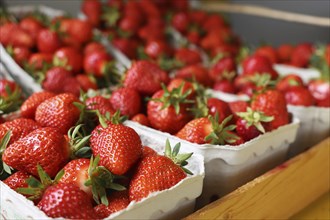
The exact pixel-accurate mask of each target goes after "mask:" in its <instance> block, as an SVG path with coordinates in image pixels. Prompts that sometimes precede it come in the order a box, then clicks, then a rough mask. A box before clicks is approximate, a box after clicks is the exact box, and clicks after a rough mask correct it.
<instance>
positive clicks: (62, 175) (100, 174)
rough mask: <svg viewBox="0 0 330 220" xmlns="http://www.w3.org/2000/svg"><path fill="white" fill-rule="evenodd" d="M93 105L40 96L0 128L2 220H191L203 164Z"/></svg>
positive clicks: (103, 107) (63, 97)
mask: <svg viewBox="0 0 330 220" xmlns="http://www.w3.org/2000/svg"><path fill="white" fill-rule="evenodd" d="M1 97H3V95H2V96H1ZM94 103H95V102H94V101H92V104H90V105H89V106H85V104H86V103H84V102H81V101H80V100H79V99H78V98H77V97H76V96H75V95H74V94H72V93H60V94H54V93H51V92H47V91H41V92H37V93H34V94H33V95H31V96H30V97H28V98H27V99H26V100H25V101H24V102H23V104H22V105H21V106H20V114H19V115H18V116H17V117H15V118H5V121H4V122H3V123H1V124H0V140H1V151H0V152H1V158H2V161H1V181H0V188H1V201H0V202H1V210H0V211H1V215H2V217H3V218H4V219H51V218H57V217H63V218H67V219H100V218H102V219H103V218H107V219H117V218H124V219H161V218H165V219H180V218H182V217H184V216H187V215H189V214H190V213H192V212H193V211H194V207H195V202H196V198H197V197H198V196H199V195H200V194H201V192H202V185H203V178H204V161H203V157H202V156H201V155H198V154H194V153H191V152H187V151H186V150H185V149H183V148H182V147H181V150H180V144H178V143H179V142H177V143H174V142H173V141H172V142H171V143H172V144H174V145H172V147H171V145H170V143H169V142H167V141H166V140H165V142H163V140H160V141H157V140H155V139H156V138H157V137H152V136H148V137H146V136H143V135H141V136H139V134H138V133H137V132H136V131H135V130H134V129H132V128H130V127H127V126H125V125H123V124H122V123H121V122H122V120H123V119H124V118H122V117H120V116H119V114H118V113H114V112H113V110H112V109H109V108H107V107H108V106H107V105H101V104H100V105H97V106H96V105H95V104H94ZM91 106H93V107H91ZM92 108H93V109H92ZM101 112H107V113H106V114H104V115H102V114H101ZM110 112H111V113H112V114H111V116H110V114H109V113H110ZM114 161H117V162H114ZM63 192H64V193H63ZM62 193H63V194H62ZM54 195H56V199H55V200H56V201H55V200H54ZM30 200H31V201H30ZM54 204H57V205H54ZM47 216H48V217H47Z"/></svg>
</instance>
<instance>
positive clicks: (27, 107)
mask: <svg viewBox="0 0 330 220" xmlns="http://www.w3.org/2000/svg"><path fill="white" fill-rule="evenodd" d="M53 96H55V94H54V93H52V92H47V91H42V92H36V93H33V94H32V95H31V96H30V97H29V98H27V99H26V100H25V101H24V102H23V104H22V105H21V108H20V111H21V116H22V117H24V118H32V119H34V116H35V112H36V109H37V107H38V106H39V105H40V104H41V103H42V102H43V101H45V100H46V99H49V98H51V97H53Z"/></svg>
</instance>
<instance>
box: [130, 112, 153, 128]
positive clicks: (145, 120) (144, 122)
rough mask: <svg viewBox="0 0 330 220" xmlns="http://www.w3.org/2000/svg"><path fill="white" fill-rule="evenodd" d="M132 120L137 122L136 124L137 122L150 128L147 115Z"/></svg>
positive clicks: (138, 115)
mask: <svg viewBox="0 0 330 220" xmlns="http://www.w3.org/2000/svg"><path fill="white" fill-rule="evenodd" d="M131 120H132V121H135V122H137V123H139V124H141V125H144V126H148V127H149V126H150V122H149V119H148V117H147V116H146V115H145V114H142V113H139V114H136V115H134V116H133V117H132V118H131Z"/></svg>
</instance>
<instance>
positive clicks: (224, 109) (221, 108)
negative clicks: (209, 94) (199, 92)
mask: <svg viewBox="0 0 330 220" xmlns="http://www.w3.org/2000/svg"><path fill="white" fill-rule="evenodd" d="M207 107H208V109H209V114H210V115H212V116H215V115H216V113H218V117H219V122H222V121H223V120H224V119H225V118H227V117H228V116H229V115H230V114H231V110H230V108H229V105H228V103H226V102H224V101H222V100H220V99H216V98H209V99H208V100H207Z"/></svg>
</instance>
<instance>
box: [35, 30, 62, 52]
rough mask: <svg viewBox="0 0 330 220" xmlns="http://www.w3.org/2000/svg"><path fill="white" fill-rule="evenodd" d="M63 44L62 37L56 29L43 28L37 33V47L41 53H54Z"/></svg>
mask: <svg viewBox="0 0 330 220" xmlns="http://www.w3.org/2000/svg"><path fill="white" fill-rule="evenodd" d="M61 46H62V42H61V39H60V37H59V35H58V33H56V32H55V31H53V30H51V29H47V28H45V29H42V30H40V31H39V34H38V35H37V47H38V50H39V52H41V53H54V52H55V51H56V50H57V49H59V48H60V47H61Z"/></svg>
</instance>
